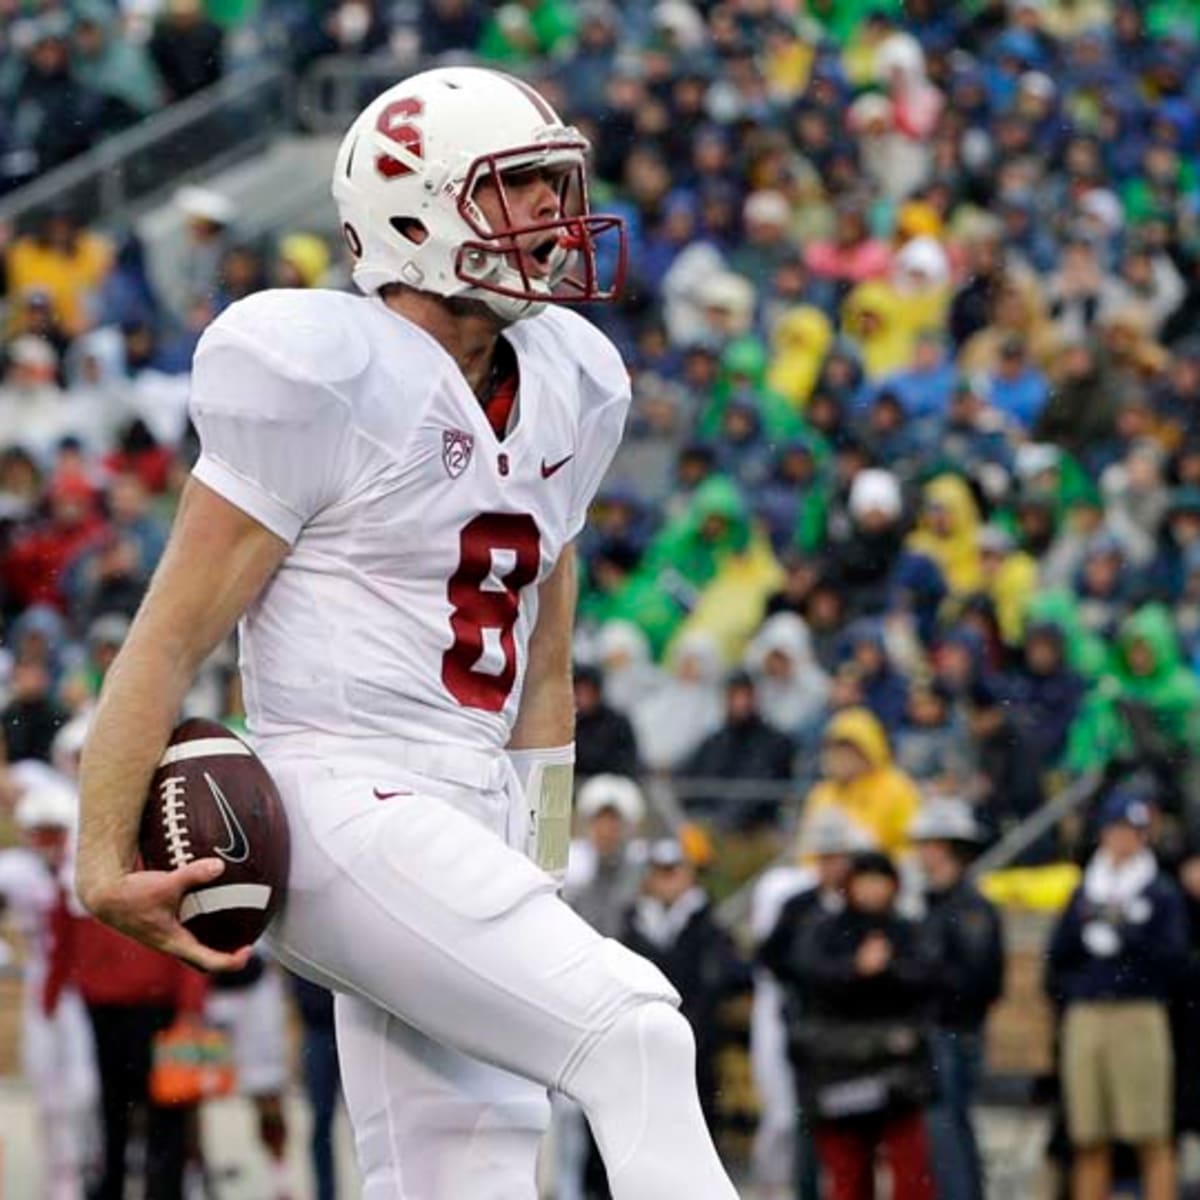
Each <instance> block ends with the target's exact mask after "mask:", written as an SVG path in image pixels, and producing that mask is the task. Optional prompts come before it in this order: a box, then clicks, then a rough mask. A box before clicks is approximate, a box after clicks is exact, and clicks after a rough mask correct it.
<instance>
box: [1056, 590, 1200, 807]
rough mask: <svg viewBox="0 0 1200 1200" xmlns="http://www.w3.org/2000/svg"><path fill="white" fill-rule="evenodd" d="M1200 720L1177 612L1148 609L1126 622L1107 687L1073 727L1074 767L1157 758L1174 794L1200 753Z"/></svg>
mask: <svg viewBox="0 0 1200 1200" xmlns="http://www.w3.org/2000/svg"><path fill="white" fill-rule="evenodd" d="M1198 720H1200V682H1197V680H1196V677H1195V675H1194V674H1193V673H1192V672H1191V671H1190V670H1189V669H1188V668H1187V666H1186V665H1185V664H1184V663H1183V662H1182V661H1181V659H1180V654H1179V642H1178V639H1177V637H1176V634H1175V630H1174V628H1173V626H1172V623H1171V616H1170V613H1169V611H1168V610H1167V609H1166V608H1164V607H1163V606H1162V605H1159V604H1147V605H1144V606H1143V607H1142V608H1139V609H1138V610H1137V611H1136V612H1135V613H1133V614H1132V615H1131V616H1130V617H1128V618H1126V620H1125V621H1124V623H1123V624H1122V625H1121V629H1120V633H1119V636H1118V638H1117V645H1116V651H1115V654H1114V657H1113V662H1112V667H1111V673H1110V674H1109V675H1108V678H1107V681H1106V687H1105V688H1104V689H1103V691H1102V692H1097V693H1093V695H1092V696H1091V697H1090V698H1089V701H1088V704H1087V705H1086V706H1085V708H1084V711H1083V713H1082V714H1081V716H1080V719H1079V721H1078V722H1076V724H1075V726H1074V727H1073V729H1072V731H1071V738H1070V744H1069V746H1068V753H1067V764H1068V766H1070V767H1071V768H1072V769H1073V770H1077V771H1079V770H1087V769H1090V768H1098V769H1102V768H1103V767H1104V766H1106V765H1107V764H1109V763H1110V762H1119V761H1123V760H1126V759H1129V758H1136V759H1138V760H1143V761H1146V762H1149V761H1150V760H1151V759H1153V760H1154V761H1155V763H1156V765H1157V767H1158V769H1159V770H1160V771H1161V772H1165V773H1167V774H1168V775H1169V776H1170V778H1169V780H1168V781H1167V782H1168V784H1169V786H1170V787H1171V789H1174V788H1175V787H1177V786H1178V783H1179V779H1180V776H1181V774H1182V767H1183V762H1184V761H1186V758H1187V757H1190V756H1191V755H1193V754H1194V753H1195V752H1196V751H1197V750H1198V749H1200V733H1198V730H1200V725H1198Z"/></svg>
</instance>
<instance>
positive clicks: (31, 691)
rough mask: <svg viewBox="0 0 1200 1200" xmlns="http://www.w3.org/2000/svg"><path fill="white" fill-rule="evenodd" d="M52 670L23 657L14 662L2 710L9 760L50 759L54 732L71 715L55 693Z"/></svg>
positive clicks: (6, 753) (5, 744)
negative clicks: (59, 703)
mask: <svg viewBox="0 0 1200 1200" xmlns="http://www.w3.org/2000/svg"><path fill="white" fill-rule="evenodd" d="M50 685H51V679H50V672H49V670H48V669H47V667H46V664H45V663H42V662H37V661H35V660H29V659H27V660H20V659H18V661H17V662H16V663H14V664H13V668H12V674H11V677H10V679H9V686H8V696H9V700H8V703H7V704H6V705H5V706H4V710H3V712H0V728H3V731H4V756H5V758H6V759H7V761H8V762H20V761H21V760H23V759H28V758H34V759H39V760H40V761H42V762H49V761H50V747H51V745H52V744H53V742H54V735H55V734H56V733H57V732H58V731H59V729H61V728H62V726H63V725H65V724H66V721H67V716H68V714H67V713H66V712H65V711H64V710H63V709H62V708H61V707H60V706H59V705H58V704H57V703H56V702H55V700H54V698H53V695H52V694H51V686H50Z"/></svg>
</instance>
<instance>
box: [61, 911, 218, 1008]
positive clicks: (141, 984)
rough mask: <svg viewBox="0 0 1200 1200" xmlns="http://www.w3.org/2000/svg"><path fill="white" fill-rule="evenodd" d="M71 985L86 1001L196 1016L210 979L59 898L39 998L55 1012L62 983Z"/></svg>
mask: <svg viewBox="0 0 1200 1200" xmlns="http://www.w3.org/2000/svg"><path fill="white" fill-rule="evenodd" d="M68 985H73V986H74V987H75V988H76V989H78V991H79V993H80V995H81V996H82V997H83V999H84V1001H85V1003H87V1004H120V1005H128V1006H130V1007H133V1006H135V1005H156V1006H164V1007H169V1008H175V1009H177V1010H178V1012H179V1013H180V1014H188V1015H191V1016H196V1017H199V1016H200V1015H201V1014H202V1013H203V1011H204V998H205V994H206V993H207V991H208V980H207V979H206V978H205V977H204V976H203V975H201V974H200V972H199V971H194V970H192V968H191V967H188V966H185V965H184V964H183V963H181V962H180V961H179V960H178V959H176V958H172V957H171V956H170V955H168V954H163V953H161V952H160V951H158V950H151V949H150V947H149V946H143V945H142V944H141V942H135V941H133V939H132V938H127V937H126V936H125V935H124V934H123V933H118V932H117V931H116V930H115V929H110V928H109V927H108V926H107V925H102V924H101V923H100V922H99V921H97V920H96V919H95V918H93V917H77V916H75V915H74V914H73V913H72V912H71V911H70V910H69V909H68V907H67V904H66V898H65V897H61V896H60V898H59V903H58V907H57V908H56V909H55V912H54V915H53V917H52V918H51V939H50V961H49V965H48V968H47V971H46V990H45V993H44V995H43V998H42V1002H43V1007H44V1008H45V1010H46V1012H47V1013H53V1012H54V1009H55V1008H56V1007H57V1005H58V998H59V996H60V995H61V993H62V990H63V988H64V987H67V986H68Z"/></svg>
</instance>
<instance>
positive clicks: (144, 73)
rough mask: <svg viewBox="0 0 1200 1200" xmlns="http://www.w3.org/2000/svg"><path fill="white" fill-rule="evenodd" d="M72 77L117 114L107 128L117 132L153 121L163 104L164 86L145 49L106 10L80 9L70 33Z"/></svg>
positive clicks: (99, 7)
mask: <svg viewBox="0 0 1200 1200" xmlns="http://www.w3.org/2000/svg"><path fill="white" fill-rule="evenodd" d="M72 41H73V50H74V56H73V64H72V66H73V74H74V76H75V78H76V79H78V80H79V82H80V83H81V84H83V86H84V87H86V88H90V89H91V90H92V91H93V92H96V93H97V94H98V95H100V96H103V97H104V98H105V99H106V100H107V101H108V102H109V104H110V105H115V106H117V108H118V112H117V113H116V114H113V115H112V116H111V117H110V118H109V120H108V121H107V122H106V124H108V125H109V127H110V128H111V127H117V128H119V127H120V125H121V124H122V123H129V122H131V121H135V120H138V119H140V118H142V117H146V116H149V115H150V113H152V112H154V111H155V110H156V109H157V108H159V107H160V106H161V104H162V101H163V90H162V82H161V80H160V79H159V77H158V71H157V70H156V69H155V67H154V64H153V63H152V62H151V60H150V57H149V55H148V54H147V53H146V48H145V46H144V45H142V43H141V42H140V41H139V40H138V39H137V38H133V37H129V36H127V35H126V33H125V31H124V30H122V29H121V27H120V24H119V23H118V21H116V20H115V19H114V15H113V13H112V12H111V10H110V9H109V8H108V7H107V6H106V5H103V4H81V5H79V6H78V7H77V8H76V10H75V27H74V29H73V31H72Z"/></svg>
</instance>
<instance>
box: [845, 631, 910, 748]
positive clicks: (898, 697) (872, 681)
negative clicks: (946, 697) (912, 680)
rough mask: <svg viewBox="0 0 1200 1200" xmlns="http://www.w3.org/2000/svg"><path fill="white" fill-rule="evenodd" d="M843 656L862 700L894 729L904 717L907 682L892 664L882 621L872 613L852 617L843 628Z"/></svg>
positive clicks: (888, 726) (886, 726) (891, 729)
mask: <svg viewBox="0 0 1200 1200" xmlns="http://www.w3.org/2000/svg"><path fill="white" fill-rule="evenodd" d="M845 657H846V659H847V660H848V661H849V663H850V664H851V665H852V666H853V668H854V672H855V675H856V677H857V679H858V685H859V689H860V691H861V693H862V700H863V704H865V705H866V707H867V708H869V709H870V710H871V712H873V713H874V714H875V716H876V717H878V718H879V720H880V721H881V722H882V723H883V727H884V729H886V730H887V731H888V733H889V734H891V733H894V732H895V731H896V730H897V729H899V728H900V725H901V723H902V722H903V721H904V711H905V708H906V706H907V703H908V684H907V683H906V681H905V679H904V676H903V675H901V674H900V672H899V671H898V670H897V669H896V668H895V666H894V665H893V664H892V660H891V656H890V655H889V653H888V646H887V639H886V636H885V632H884V623H883V622H882V621H881V620H878V619H876V618H873V617H863V618H862V619H861V620H858V621H855V622H854V624H853V625H851V626H850V628H849V629H848V630H847V631H846V641H845Z"/></svg>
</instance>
